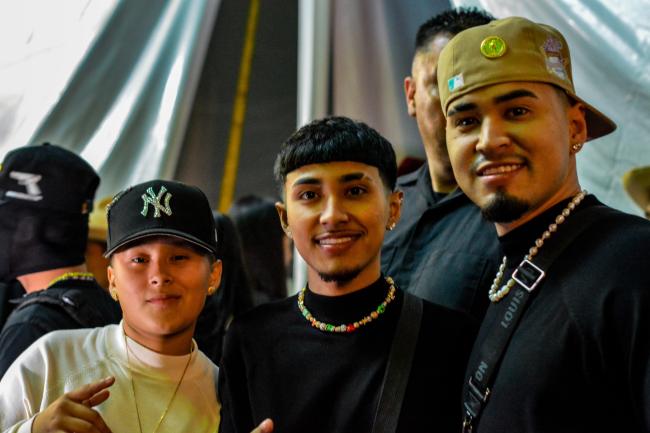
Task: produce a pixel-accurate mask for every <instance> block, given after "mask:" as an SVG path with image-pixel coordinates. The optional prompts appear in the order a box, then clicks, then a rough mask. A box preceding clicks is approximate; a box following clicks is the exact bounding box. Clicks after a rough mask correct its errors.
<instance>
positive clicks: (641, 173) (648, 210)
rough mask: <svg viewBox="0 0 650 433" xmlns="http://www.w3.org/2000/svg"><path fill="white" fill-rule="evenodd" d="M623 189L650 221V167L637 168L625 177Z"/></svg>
mask: <svg viewBox="0 0 650 433" xmlns="http://www.w3.org/2000/svg"><path fill="white" fill-rule="evenodd" d="M623 188H625V191H626V192H627V194H628V195H629V196H630V198H631V199H632V200H634V203H636V204H637V206H639V208H641V210H642V211H643V212H644V213H645V217H646V218H648V219H650V166H644V167H636V168H633V169H631V170H629V171H628V172H626V173H625V174H624V175H623Z"/></svg>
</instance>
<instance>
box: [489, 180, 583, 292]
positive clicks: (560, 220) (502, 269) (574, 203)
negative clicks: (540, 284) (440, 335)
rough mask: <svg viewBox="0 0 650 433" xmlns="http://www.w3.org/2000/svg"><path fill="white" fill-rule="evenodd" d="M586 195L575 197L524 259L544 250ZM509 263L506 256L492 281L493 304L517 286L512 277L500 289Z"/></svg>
mask: <svg viewBox="0 0 650 433" xmlns="http://www.w3.org/2000/svg"><path fill="white" fill-rule="evenodd" d="M585 195H587V191H585V190H582V191H580V192H579V193H578V194H576V195H575V196H574V197H573V199H572V200H571V201H570V202H569V204H567V206H566V207H565V208H564V209H563V210H562V212H560V214H559V215H558V216H557V217H555V222H553V223H552V224H550V225H549V226H548V229H546V230H544V233H542V236H541V237H539V238H537V239H535V245H533V246H532V247H530V249H529V250H528V254H527V255H526V257H525V258H524V259H525V260H531V259H532V258H533V257H535V256H536V255H537V253H538V252H539V249H540V248H542V245H544V241H546V240H547V239H548V238H550V237H551V233H555V232H556V231H557V227H558V226H559V225H560V224H562V223H563V222H564V221H565V220H566V218H567V217H568V216H569V215H570V214H571V212H572V211H573V210H574V209H575V208H576V206H578V205H579V204H580V202H581V201H582V199H584V198H585ZM507 263H508V258H507V257H506V256H503V261H502V262H501V265H499V270H498V271H497V274H496V276H495V277H494V281H492V286H490V291H489V292H488V297H489V298H490V301H492V302H499V301H500V300H501V299H503V298H504V297H505V296H506V295H507V294H508V293H510V289H512V288H513V287H514V286H515V280H514V278H512V277H510V279H509V280H508V282H507V283H506V284H504V285H503V286H501V288H500V289H499V284H501V280H502V279H503V273H504V272H505V270H506V264H507Z"/></svg>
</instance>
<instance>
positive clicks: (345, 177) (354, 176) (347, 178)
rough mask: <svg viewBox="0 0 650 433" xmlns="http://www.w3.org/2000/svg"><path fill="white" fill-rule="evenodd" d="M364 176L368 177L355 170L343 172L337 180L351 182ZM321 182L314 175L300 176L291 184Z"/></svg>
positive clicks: (314, 183) (318, 183)
mask: <svg viewBox="0 0 650 433" xmlns="http://www.w3.org/2000/svg"><path fill="white" fill-rule="evenodd" d="M364 178H365V179H370V178H369V177H368V176H366V175H365V174H364V173H362V172H355V173H348V174H344V175H343V176H341V177H339V179H338V181H339V183H347V182H353V181H355V180H361V179H364ZM321 183H322V182H321V180H320V179H317V178H315V177H302V178H300V179H297V180H296V181H295V182H294V183H293V184H292V185H291V186H292V187H295V186H300V185H320V184H321Z"/></svg>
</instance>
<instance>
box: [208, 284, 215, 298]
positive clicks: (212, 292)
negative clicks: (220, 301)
mask: <svg viewBox="0 0 650 433" xmlns="http://www.w3.org/2000/svg"><path fill="white" fill-rule="evenodd" d="M216 291H217V288H216V287H215V286H210V287H208V296H212V295H214V294H215V292H216Z"/></svg>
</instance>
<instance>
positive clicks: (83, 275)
mask: <svg viewBox="0 0 650 433" xmlns="http://www.w3.org/2000/svg"><path fill="white" fill-rule="evenodd" d="M94 279H95V276H94V275H93V274H92V273H91V272H66V273H65V274H62V275H59V276H58V277H56V278H54V279H53V280H52V281H50V283H49V284H48V285H47V287H52V286H53V285H55V284H56V283H58V282H60V281H65V280H81V281H93V280H94Z"/></svg>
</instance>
